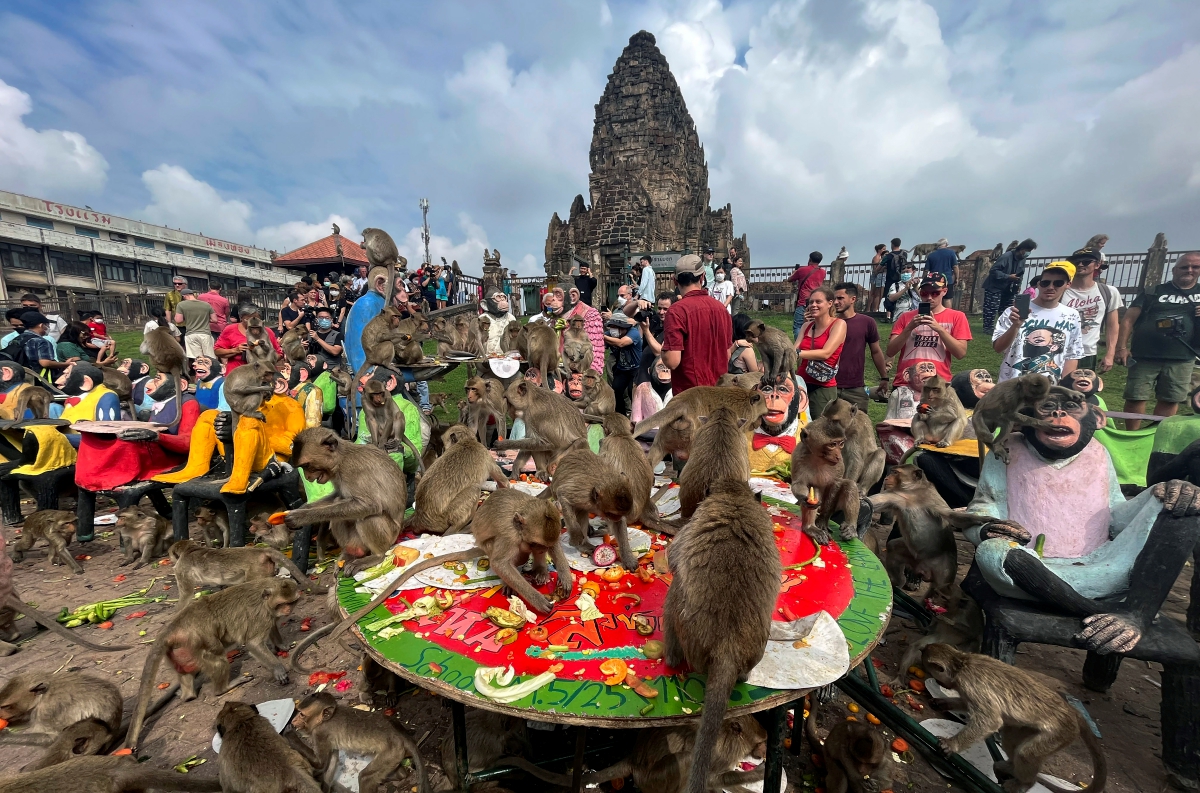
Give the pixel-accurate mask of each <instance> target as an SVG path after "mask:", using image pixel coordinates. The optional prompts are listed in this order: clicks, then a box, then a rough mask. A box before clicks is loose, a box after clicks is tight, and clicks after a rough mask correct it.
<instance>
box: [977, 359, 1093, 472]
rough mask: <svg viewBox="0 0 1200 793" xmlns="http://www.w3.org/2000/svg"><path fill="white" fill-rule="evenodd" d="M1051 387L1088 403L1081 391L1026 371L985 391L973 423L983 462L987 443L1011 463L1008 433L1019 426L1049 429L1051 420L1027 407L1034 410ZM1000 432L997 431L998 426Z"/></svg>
mask: <svg viewBox="0 0 1200 793" xmlns="http://www.w3.org/2000/svg"><path fill="white" fill-rule="evenodd" d="M1051 391H1058V392H1060V393H1062V392H1065V394H1064V395H1065V396H1068V397H1070V398H1071V399H1074V400H1075V401H1077V402H1079V404H1081V405H1082V404H1084V402H1085V401H1086V397H1084V395H1083V394H1080V393H1079V392H1078V391H1072V390H1071V389H1069V388H1063V387H1062V386H1057V385H1052V384H1051V383H1050V378H1048V377H1046V376H1044V375H1040V374H1034V373H1032V372H1031V373H1029V374H1023V375H1021V376H1020V377H1014V378H1012V379H1011V380H1005V381H1004V382H1003V383H997V384H996V385H995V386H993V387H992V389H991V390H990V391H988V392H987V393H986V394H984V395H983V397H982V398H981V399H980V400H979V404H977V405H976V406H975V411H974V412H973V413H972V414H971V425H972V426H973V427H974V428H975V437H976V438H978V440H979V462H980V465H982V464H983V456H984V454H985V450H984V447H985V446H990V447H991V450H992V453H993V454H995V455H996V458H997V459H999V460H1001V461H1003V462H1004V464H1005V465H1008V436H1009V434H1010V433H1011V432H1012V431H1013V430H1014V429H1015V428H1017V427H1034V428H1037V429H1042V430H1045V429H1049V428H1050V427H1051V426H1052V425H1051V424H1050V422H1048V421H1046V420H1044V419H1039V418H1037V417H1036V416H1032V415H1029V414H1027V413H1025V412H1024V410H1023V409H1029V410H1032V409H1033V408H1034V406H1035V405H1037V403H1039V402H1041V401H1042V400H1043V399H1045V398H1046V397H1047V396H1049V395H1050V392H1051ZM997 429H999V430H1000V434H999V435H997V434H996V430H997Z"/></svg>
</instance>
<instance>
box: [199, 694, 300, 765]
mask: <svg viewBox="0 0 1200 793" xmlns="http://www.w3.org/2000/svg"><path fill="white" fill-rule="evenodd" d="M254 709H255V710H257V711H258V713H259V715H260V716H262V717H263V718H265V719H266V720H267V721H269V722H270V723H271V728H272V729H273V730H275V732H283V728H284V727H286V726H287V725H288V722H289V721H291V720H292V713H293V712H295V710H296V703H295V701H293V700H290V699H272V700H270V701H269V702H260V703H259V704H257V705H255V706H254ZM212 748H213V751H214V752H216V753H217V754H220V753H221V736H220V735H214V736H213V739H212Z"/></svg>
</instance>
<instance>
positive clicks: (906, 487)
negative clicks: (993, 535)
mask: <svg viewBox="0 0 1200 793" xmlns="http://www.w3.org/2000/svg"><path fill="white" fill-rule="evenodd" d="M867 501H869V502H870V503H871V510H872V511H873V512H882V511H883V510H885V509H886V510H890V511H891V513H892V515H894V516H895V519H896V528H897V529H898V530H899V531H900V536H899V537H897V538H896V539H894V540H892V541H890V542H889V543H888V544H887V558H886V565H885V566H886V567H887V571H888V576H889V577H891V579H892V584H893V585H895V586H904V583H905V581H906V580H907V575H906V572H905V571H906V570H912V571H913V572H914V573H916V574H917V576H919V577H920V578H921V580H922V581H930V582H932V588H931V589H930V594H934V593H936V594H938V595H939V596H941V597H947V596H949V594H950V588H951V587H952V586H953V585H954V577H955V575H956V574H957V573H958V546H957V545H956V544H955V542H954V531H953V529H952V528H951V527H957V528H960V529H966V528H970V527H971V526H976V525H978V524H979V523H981V522H984V521H986V520H987V519H986V518H977V517H974V516H972V515H970V514H967V513H965V512H955V511H954V510H952V509H950V507H949V506H947V504H946V501H945V499H943V498H942V497H941V495H939V494H938V492H937V490H936V489H935V488H934V486H933V483H932V482H930V481H929V480H928V479H926V478H925V472H924V471H922V470H921V469H920V468H918V467H916V466H915V465H898V466H896V467H895V468H893V469H892V471H891V473H889V474H888V475H887V476H885V477H884V478H883V492H882V493H878V494H876V495H873V496H868V497H867ZM905 668H907V667H905Z"/></svg>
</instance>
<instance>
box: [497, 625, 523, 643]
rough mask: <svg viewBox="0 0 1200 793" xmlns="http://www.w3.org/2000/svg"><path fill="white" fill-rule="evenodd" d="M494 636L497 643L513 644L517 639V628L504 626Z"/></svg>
mask: <svg viewBox="0 0 1200 793" xmlns="http://www.w3.org/2000/svg"><path fill="white" fill-rule="evenodd" d="M492 638H493V639H494V640H495V642H496V644H512V643H513V642H515V641H516V640H517V631H516V629H515V628H502V629H501V630H498V631H496V635H495V636H494V637H492Z"/></svg>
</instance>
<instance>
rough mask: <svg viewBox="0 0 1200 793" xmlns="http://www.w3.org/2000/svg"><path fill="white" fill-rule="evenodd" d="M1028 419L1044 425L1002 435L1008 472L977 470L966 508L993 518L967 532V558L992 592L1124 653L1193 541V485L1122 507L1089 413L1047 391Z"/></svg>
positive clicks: (1159, 489)
mask: <svg viewBox="0 0 1200 793" xmlns="http://www.w3.org/2000/svg"><path fill="white" fill-rule="evenodd" d="M1036 414H1037V415H1038V417H1039V418H1042V419H1045V420H1046V421H1049V422H1051V424H1052V426H1051V427H1050V428H1048V429H1040V430H1034V429H1032V428H1029V427H1025V428H1023V429H1022V431H1021V434H1019V435H1018V434H1014V435H1012V436H1010V437H1009V440H1008V445H1009V450H1010V452H1011V459H1010V462H1009V464H1008V465H1007V466H1005V464H1004V463H1002V462H1001V461H1000V460H999V459H997V458H996V456H995V455H994V454H991V453H989V454H988V455H987V457H986V458H985V460H984V462H983V466H982V470H981V472H980V476H979V486H978V488H977V490H976V493H975V498H974V499H973V500H972V501H971V503H970V505H969V506H968V507H967V511H968V512H971V513H974V514H977V515H980V516H988V517H990V518H993V520H992V521H990V522H985V523H983V524H982V525H980V526H976V527H974V528H971V529H968V530H966V532H965V534H966V536H967V538H968V539H969V540H971V542H973V543H974V544H975V545H976V550H975V562H976V564H977V565H978V567H979V570H980V572H981V573H982V574H983V577H984V579H985V580H986V581H987V583H988V584H989V585H990V586H991V587H992V589H994V590H995V591H996V593H997V594H1000V595H1003V596H1005V597H1010V598H1020V599H1024V600H1035V601H1041V602H1042V603H1044V604H1046V605H1048V606H1050V607H1051V608H1053V609H1055V610H1058V611H1061V612H1065V613H1067V614H1070V615H1073V616H1078V617H1080V618H1081V620H1082V625H1081V628H1080V632H1079V634H1077V636H1076V638H1077V639H1078V640H1080V641H1081V642H1082V643H1083V644H1084V645H1085V646H1086V647H1087V648H1088V649H1091V650H1094V651H1096V652H1099V653H1124V652H1128V651H1129V650H1131V649H1132V648H1133V647H1134V646H1136V645H1137V643H1138V641H1140V640H1141V638H1142V634H1143V632H1144V631H1145V630H1146V629H1147V628H1149V626H1150V624H1151V623H1152V622H1153V621H1154V619H1155V617H1156V616H1157V611H1158V607H1159V604H1161V603H1162V602H1163V600H1164V598H1165V597H1166V594H1167V592H1168V591H1169V590H1170V588H1171V585H1172V584H1173V583H1174V582H1175V579H1176V578H1177V577H1178V575H1179V572H1180V571H1181V570H1182V569H1183V565H1184V562H1185V561H1186V560H1187V558H1188V556H1189V555H1190V554H1191V552H1192V548H1193V546H1195V545H1196V541H1197V539H1198V538H1200V518H1198V517H1197V516H1198V515H1200V488H1197V487H1196V486H1194V485H1191V484H1189V483H1187V482H1184V481H1181V480H1173V481H1170V482H1165V483H1162V484H1158V485H1155V486H1153V487H1151V488H1149V489H1147V490H1144V491H1143V492H1142V493H1140V494H1139V495H1138V496H1136V497H1135V498H1133V499H1131V500H1126V499H1125V497H1124V495H1123V494H1122V492H1121V488H1120V485H1119V483H1118V481H1117V475H1116V472H1115V470H1114V469H1113V464H1112V461H1111V459H1110V458H1109V455H1108V451H1107V450H1106V449H1105V448H1104V447H1103V446H1101V445H1100V442H1099V441H1097V440H1095V439H1094V438H1093V437H1092V436H1093V434H1094V433H1095V431H1096V428H1097V427H1099V426H1102V425H1103V423H1104V415H1103V413H1101V412H1100V410H1099V409H1098V408H1097V407H1096V406H1094V405H1090V404H1087V403H1086V402H1085V403H1083V404H1080V403H1079V402H1076V401H1074V400H1073V399H1071V398H1069V397H1067V396H1065V395H1060V394H1057V393H1052V394H1051V395H1050V396H1049V397H1047V398H1046V399H1045V400H1043V401H1042V402H1041V403H1040V404H1039V405H1038V406H1037V408H1036ZM1038 546H1040V549H1039V547H1038ZM1039 550H1040V553H1039ZM1122 595H1124V597H1122Z"/></svg>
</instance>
